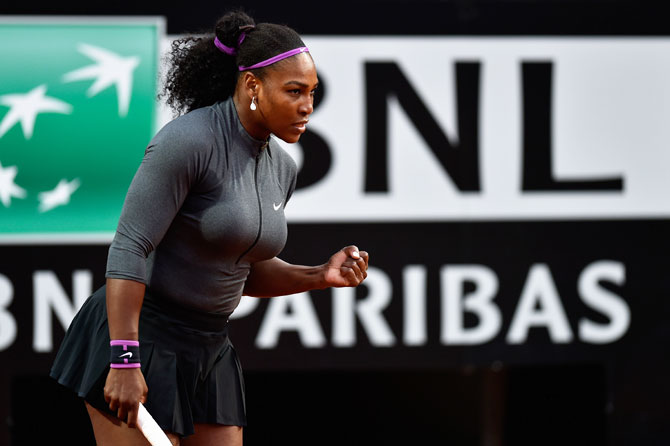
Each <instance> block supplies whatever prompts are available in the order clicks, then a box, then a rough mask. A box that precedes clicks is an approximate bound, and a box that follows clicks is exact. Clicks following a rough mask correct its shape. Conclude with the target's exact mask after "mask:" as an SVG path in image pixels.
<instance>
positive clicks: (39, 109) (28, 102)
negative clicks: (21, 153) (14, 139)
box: [0, 85, 72, 139]
mask: <svg viewBox="0 0 670 446" xmlns="http://www.w3.org/2000/svg"><path fill="white" fill-rule="evenodd" d="M46 92H47V86H46V85H40V86H39V87H35V88H33V89H32V90H30V91H29V92H28V93H26V94H6V95H4V96H0V104H2V105H7V106H9V107H10V109H9V112H8V113H7V114H6V115H5V117H4V118H3V119H2V122H0V138H2V136H3V135H4V134H5V133H7V131H8V130H9V129H11V128H12V127H14V125H15V124H16V123H17V122H19V121H20V122H21V128H22V129H23V135H24V136H25V138H26V139H30V138H32V136H33V130H34V129H35V118H37V115H38V114H39V113H62V114H66V115H68V114H70V113H72V106H71V105H70V104H68V103H67V102H63V101H60V100H58V99H56V98H52V97H49V96H45V94H46Z"/></svg>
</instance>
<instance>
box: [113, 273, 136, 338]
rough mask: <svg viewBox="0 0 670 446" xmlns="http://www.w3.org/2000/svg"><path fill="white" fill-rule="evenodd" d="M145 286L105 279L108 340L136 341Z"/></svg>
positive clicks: (131, 281)
mask: <svg viewBox="0 0 670 446" xmlns="http://www.w3.org/2000/svg"><path fill="white" fill-rule="evenodd" d="M144 290H145V285H144V284H143V283H140V282H135V281H133V280H125V279H107V289H106V295H107V320H108V323H109V337H110V339H126V340H137V339H138V335H139V320H140V311H141V310H142V302H143V301H144Z"/></svg>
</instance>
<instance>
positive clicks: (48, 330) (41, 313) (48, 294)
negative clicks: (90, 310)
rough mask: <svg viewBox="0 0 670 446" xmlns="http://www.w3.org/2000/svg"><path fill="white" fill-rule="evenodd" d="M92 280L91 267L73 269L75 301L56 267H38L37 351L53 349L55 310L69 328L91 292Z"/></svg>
mask: <svg viewBox="0 0 670 446" xmlns="http://www.w3.org/2000/svg"><path fill="white" fill-rule="evenodd" d="M92 284H93V275H92V273H91V271H88V270H77V271H74V272H73V274H72V290H73V294H74V299H73V301H74V302H73V301H72V300H70V299H69V298H68V296H67V294H66V293H65V290H63V287H62V286H61V284H60V282H59V281H58V278H57V277H56V274H55V273H54V272H53V271H35V273H34V274H33V287H34V292H35V295H34V296H35V297H34V310H33V314H34V326H33V349H34V350H35V351H37V352H50V351H51V350H52V349H53V339H52V337H53V332H52V327H51V313H52V311H53V313H55V314H56V317H57V318H58V320H59V322H60V323H61V325H62V326H63V328H65V329H67V328H68V327H69V326H70V322H72V319H73V318H74V316H75V315H76V314H77V311H78V310H79V308H80V307H81V306H82V305H83V303H84V301H85V300H86V299H87V298H88V296H90V295H91V292H92Z"/></svg>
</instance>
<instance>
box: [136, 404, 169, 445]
mask: <svg viewBox="0 0 670 446" xmlns="http://www.w3.org/2000/svg"><path fill="white" fill-rule="evenodd" d="M137 427H138V428H139V430H140V432H142V434H143V435H144V436H145V437H146V439H147V440H148V441H149V443H151V446H172V442H171V441H170V439H169V438H168V437H167V435H165V432H163V429H161V427H160V426H159V425H158V423H156V420H154V417H152V416H151V414H150V413H149V411H147V409H146V408H145V407H144V404H142V403H140V410H139V412H138V413H137Z"/></svg>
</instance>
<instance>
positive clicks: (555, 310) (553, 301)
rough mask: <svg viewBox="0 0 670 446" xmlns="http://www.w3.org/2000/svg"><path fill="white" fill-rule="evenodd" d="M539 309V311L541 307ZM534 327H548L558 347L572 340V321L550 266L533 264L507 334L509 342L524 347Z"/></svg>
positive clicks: (550, 335)
mask: <svg viewBox="0 0 670 446" xmlns="http://www.w3.org/2000/svg"><path fill="white" fill-rule="evenodd" d="M538 307H539V308H538ZM533 326H545V327H547V329H548V330H549V337H550V338H551V340H552V341H553V342H555V343H557V344H563V343H568V342H570V341H572V331H571V330H570V324H569V323H568V318H567V316H566V314H565V310H564V309H563V305H562V304H561V299H560V297H559V296H558V291H556V286H555V284H554V280H553V278H552V276H551V271H550V270H549V267H548V266H547V265H545V264H536V265H533V266H532V267H531V269H530V271H529V273H528V278H527V279H526V283H525V285H524V288H523V291H522V293H521V298H520V299H519V303H518V305H517V308H516V312H515V313H514V317H513V318H512V324H511V326H510V329H509V332H508V333H507V342H508V343H510V344H522V343H524V342H525V341H526V339H527V337H528V330H529V329H530V327H533Z"/></svg>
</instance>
